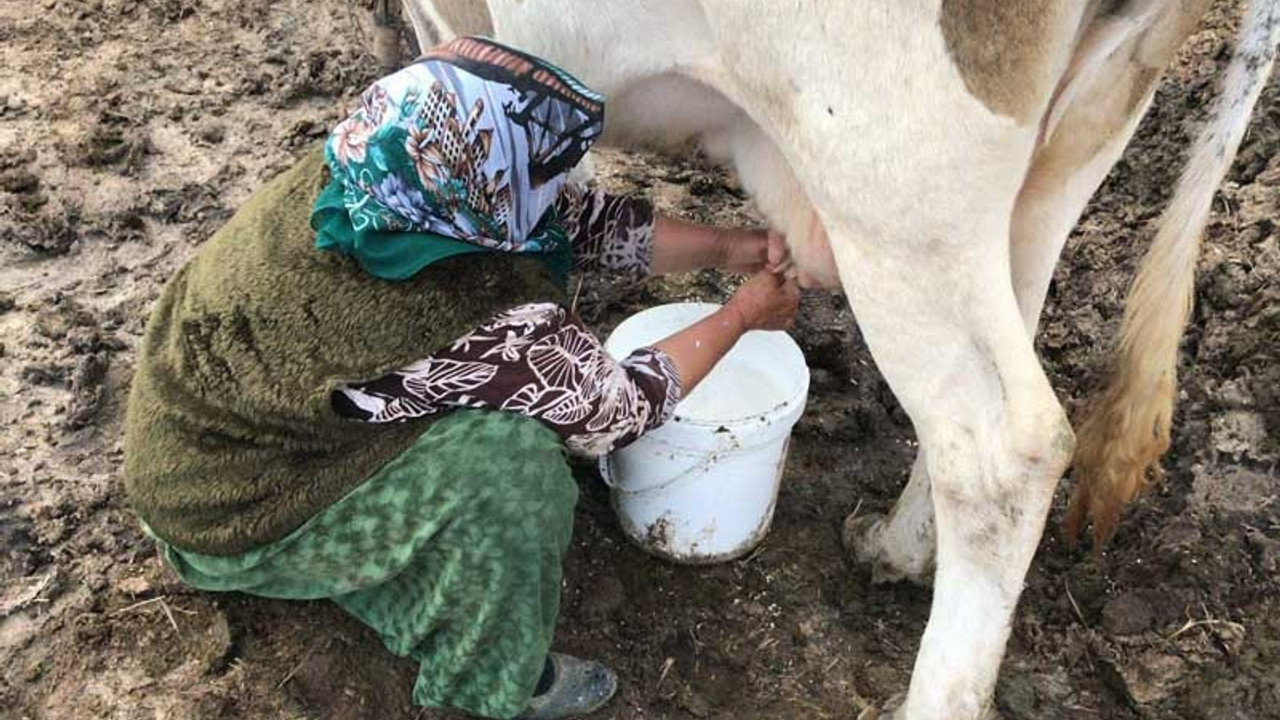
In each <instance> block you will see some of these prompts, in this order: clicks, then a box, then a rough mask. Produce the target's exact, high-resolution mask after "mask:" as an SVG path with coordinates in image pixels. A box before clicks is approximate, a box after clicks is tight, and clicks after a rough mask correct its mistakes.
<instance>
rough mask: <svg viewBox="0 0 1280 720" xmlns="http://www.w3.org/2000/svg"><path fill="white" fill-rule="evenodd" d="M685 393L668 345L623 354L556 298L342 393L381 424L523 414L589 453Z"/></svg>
mask: <svg viewBox="0 0 1280 720" xmlns="http://www.w3.org/2000/svg"><path fill="white" fill-rule="evenodd" d="M679 401H680V379H679V376H678V374H677V372H676V368H675V365H674V364H672V362H671V359H670V358H669V357H667V355H666V354H665V353H663V352H661V351H659V350H657V349H654V348H642V349H640V350H637V351H636V352H634V353H632V354H631V355H629V356H628V357H627V358H625V359H624V360H622V361H620V362H619V361H616V360H614V359H613V358H612V357H610V356H609V355H608V353H606V352H605V349H604V347H603V345H601V344H600V341H599V340H597V339H596V338H595V336H594V335H592V334H591V332H590V331H589V330H587V329H586V327H584V326H583V325H582V323H581V322H580V321H579V320H578V319H577V318H575V317H573V316H572V315H571V314H570V313H569V312H568V311H567V310H566V309H565V308H564V307H563V306H561V305H557V304H554V303H535V304H531V305H521V306H519V307H516V308H512V309H511V310H508V311H506V312H504V313H501V314H500V315H498V316H497V317H495V318H493V320H491V321H490V322H487V323H485V324H484V325H481V326H480V327H478V328H477V329H475V330H474V331H472V332H470V333H468V334H467V335H464V336H463V337H461V338H458V340H457V341H456V342H454V343H453V344H452V345H451V346H449V347H447V348H445V349H443V350H441V351H440V352H437V353H435V354H433V355H432V356H431V357H429V358H426V359H424V360H421V361H419V362H416V363H414V364H412V365H409V366H407V367H405V368H402V369H400V370H398V371H396V372H393V373H389V374H387V375H384V376H383V377H380V378H377V379H375V380H371V381H368V382H363V383H358V384H352V385H345V386H340V387H339V388H337V389H336V390H335V391H334V395H333V405H334V408H335V410H337V411H338V413H339V414H341V415H344V416H346V417H350V418H353V419H357V420H363V421H365V422H373V423H387V422H398V421H403V420H407V419H409V418H415V417H422V416H426V415H434V414H439V413H441V412H446V411H448V410H452V409H456V408H460V407H468V408H490V409H497V410H507V411H510V412H516V413H520V414H522V415H527V416H529V417H533V418H536V419H538V420H540V421H542V422H543V423H545V424H546V425H547V426H549V427H550V428H551V429H552V430H554V431H555V432H556V433H557V434H559V435H560V436H561V437H562V438H564V441H565V445H566V446H567V447H568V448H569V450H570V451H571V452H573V453H575V454H579V455H586V456H589V457H598V456H600V455H603V454H605V453H607V452H609V451H611V450H613V449H614V448H617V447H621V446H623V445H626V444H628V443H630V442H633V441H634V440H635V439H636V438H638V437H640V436H641V435H642V434H644V433H645V432H647V431H648V430H651V429H653V428H654V427H657V426H658V425H661V424H662V423H664V422H666V421H667V420H669V419H670V418H671V416H672V414H674V412H675V407H676V404H677V403H678V402H679Z"/></svg>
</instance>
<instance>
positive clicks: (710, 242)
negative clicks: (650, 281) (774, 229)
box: [650, 216, 769, 275]
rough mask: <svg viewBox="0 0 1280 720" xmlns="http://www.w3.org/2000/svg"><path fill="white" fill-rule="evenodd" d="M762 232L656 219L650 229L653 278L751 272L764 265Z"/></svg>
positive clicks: (765, 239) (765, 243) (765, 249)
mask: <svg viewBox="0 0 1280 720" xmlns="http://www.w3.org/2000/svg"><path fill="white" fill-rule="evenodd" d="M768 247H769V242H768V237H767V236H766V235H765V234H764V233H763V232H751V231H744V230H731V229H724V228H716V227H711V226H708V225H698V224H696V223H691V222H686V221H684V220H677V219H675V218H669V217H663V216H658V217H657V218H655V220H654V225H653V263H652V264H651V265H650V272H651V273H652V274H654V275H667V274H670V273H680V272H690V271H692V270H704V269H709V268H721V269H724V270H734V271H739V272H753V271H755V270H757V269H759V268H760V267H763V266H764V264H765V263H766V262H768V259H769V258H768V255H769V251H768Z"/></svg>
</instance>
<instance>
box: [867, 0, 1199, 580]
mask: <svg viewBox="0 0 1280 720" xmlns="http://www.w3.org/2000/svg"><path fill="white" fill-rule="evenodd" d="M1198 17H1199V11H1198V9H1188V8H1182V7H1177V6H1172V5H1171V6H1169V7H1167V8H1165V9H1164V10H1163V11H1162V12H1160V13H1158V14H1156V15H1153V16H1151V17H1149V18H1147V19H1146V20H1145V21H1144V22H1141V23H1138V24H1135V25H1133V26H1124V25H1122V23H1124V22H1125V18H1124V17H1122V16H1119V15H1116V16H1103V17H1100V18H1097V19H1096V21H1095V23H1094V25H1093V27H1092V34H1091V38H1105V37H1107V36H1108V35H1109V34H1110V33H1115V32H1119V33H1122V35H1121V36H1120V39H1117V40H1114V41H1113V42H1112V43H1109V44H1105V45H1104V44H1103V43H1089V42H1086V43H1083V44H1082V47H1081V49H1080V51H1079V55H1078V56H1077V57H1076V58H1075V60H1074V62H1073V66H1074V67H1078V68H1088V70H1087V71H1085V72H1087V73H1088V75H1087V76H1075V77H1072V78H1070V80H1071V82H1073V83H1074V84H1075V85H1074V88H1073V92H1072V93H1071V95H1070V97H1069V98H1062V99H1060V102H1059V103H1057V104H1055V105H1054V107H1053V108H1051V111H1050V113H1049V115H1050V116H1051V117H1052V118H1053V126H1052V128H1049V129H1051V135H1050V137H1049V138H1048V139H1047V141H1046V142H1044V143H1043V144H1042V145H1041V146H1040V148H1039V149H1038V150H1037V151H1036V153H1035V156H1034V158H1033V160H1032V163H1031V168H1030V170H1029V171H1028V173H1027V177H1026V180H1025V182H1024V184H1023V186H1022V190H1021V192H1020V193H1019V196H1018V200H1017V203H1016V205H1015V207H1014V212H1013V223H1012V228H1011V239H1010V260H1011V272H1012V278H1013V286H1014V292H1015V293H1016V295H1017V299H1018V307H1019V310H1020V311H1021V313H1022V319H1023V322H1024V324H1025V325H1026V329H1027V333H1028V336H1030V337H1034V336H1035V332H1036V328H1037V326H1038V324H1039V320H1040V314H1041V312H1042V310H1043V308H1044V302H1045V297H1046V295H1047V293H1048V290H1049V283H1050V281H1051V280H1052V278H1053V271H1054V268H1055V267H1056V265H1057V263H1058V258H1059V257H1060V256H1061V254H1062V249H1063V247H1064V246H1065V244H1066V241H1067V238H1068V236H1069V235H1070V233H1071V229H1072V228H1073V227H1075V224H1076V222H1077V221H1078V220H1079V218H1080V215H1081V213H1083V212H1084V209H1085V206H1086V204H1087V203H1088V201H1089V198H1090V197H1092V196H1093V194H1094V193H1095V192H1096V191H1097V189H1098V187H1099V186H1100V185H1101V184H1102V181H1103V180H1104V179H1105V178H1106V176H1107V173H1108V172H1109V171H1110V169H1111V168H1112V167H1113V166H1114V165H1115V163H1116V161H1117V160H1118V159H1119V158H1120V154H1121V153H1122V152H1123V150H1124V148H1125V146H1126V145H1127V144H1128V142H1129V140H1130V138H1132V136H1133V134H1134V132H1135V131H1136V130H1137V127H1138V123H1139V121H1140V120H1141V119H1142V116H1143V115H1144V114H1146V110H1147V108H1148V107H1149V106H1150V104H1151V99H1152V97H1153V96H1154V94H1155V89H1156V85H1157V84H1158V82H1159V79H1160V74H1161V72H1160V71H1161V70H1162V69H1163V68H1164V67H1165V66H1166V65H1167V64H1168V62H1169V60H1170V59H1171V57H1172V55H1173V53H1174V52H1175V51H1176V50H1177V48H1178V47H1180V46H1181V44H1182V42H1183V40H1184V39H1185V37H1186V35H1187V33H1189V32H1190V31H1191V29H1192V28H1193V27H1194V25H1195V20H1196V18H1198ZM1092 52H1105V53H1107V59H1106V60H1105V61H1101V62H1093V61H1092V60H1093V58H1091V57H1090V53H1092ZM844 543H845V547H846V549H847V550H848V551H849V552H850V553H851V554H852V555H853V556H854V557H855V558H856V559H857V560H858V561H860V562H862V563H864V564H867V565H869V566H870V567H871V569H872V572H873V578H874V579H875V581H877V582H882V581H894V580H902V579H906V580H912V581H915V582H918V583H921V584H927V583H928V582H929V580H930V579H931V577H932V571H933V553H934V526H933V506H932V503H931V501H930V498H929V474H928V470H927V468H926V466H925V464H924V463H923V462H922V461H921V458H917V460H916V462H915V464H914V466H913V467H912V470H911V480H910V482H909V483H908V484H907V487H906V489H905V490H904V491H903V493H902V496H901V497H900V498H899V499H898V501H897V503H896V504H895V505H894V507H893V510H892V511H891V512H890V513H889V514H888V515H887V516H886V515H883V514H880V513H865V512H864V513H858V514H857V515H856V516H855V515H851V516H850V517H849V518H848V519H847V520H846V521H845V527H844Z"/></svg>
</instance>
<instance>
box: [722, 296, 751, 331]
mask: <svg viewBox="0 0 1280 720" xmlns="http://www.w3.org/2000/svg"><path fill="white" fill-rule="evenodd" d="M716 314H717V315H719V316H720V319H721V322H722V323H723V324H725V325H727V326H728V327H729V328H730V329H731V331H732V332H733V333H734V336H735V337H742V336H743V335H745V334H747V331H749V330H750V329H751V323H750V322H748V320H747V314H746V313H745V312H743V310H742V307H741V303H737V302H734V301H733V298H730V299H729V302H727V303H725V304H724V305H721V306H720V309H719V310H717V311H716Z"/></svg>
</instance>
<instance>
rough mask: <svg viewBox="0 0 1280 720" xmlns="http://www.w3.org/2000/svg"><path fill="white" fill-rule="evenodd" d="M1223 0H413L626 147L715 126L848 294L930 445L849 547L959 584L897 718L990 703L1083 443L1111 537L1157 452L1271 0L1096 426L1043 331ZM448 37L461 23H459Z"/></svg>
mask: <svg viewBox="0 0 1280 720" xmlns="http://www.w3.org/2000/svg"><path fill="white" fill-rule="evenodd" d="M1208 4H1209V0H895V1H894V2H835V1H833V0H648V1H645V2H638V1H637V0H592V1H591V2H582V1H581V0H488V2H483V1H482V0H405V9H406V11H407V14H408V16H409V18H410V20H411V21H412V23H413V25H414V28H415V31H416V32H417V33H418V36H419V39H420V43H429V42H430V41H431V40H434V39H444V38H449V37H453V36H457V35H487V36H491V37H494V38H496V39H498V40H499V41H503V42H506V43H508V44H510V45H513V46H515V47H518V48H521V49H524V50H526V51H528V52H531V53H534V54H536V55H540V56H542V57H545V58H548V59H549V60H551V61H553V62H555V63H557V64H559V65H561V66H562V67H564V68H565V69H567V70H569V71H570V72H572V73H574V74H575V75H577V76H578V77H580V78H581V79H582V80H583V81H584V82H586V83H587V84H588V85H589V86H591V87H593V88H595V89H596V90H598V91H600V92H602V93H604V94H605V95H606V96H607V97H608V98H609V103H610V104H609V115H608V120H607V125H606V130H605V135H604V137H603V140H604V142H606V143H611V144H615V145H623V146H639V145H643V146H660V147H667V148H675V147H683V146H685V145H686V144H688V143H690V142H697V143H700V144H701V145H702V146H703V147H704V148H705V149H706V151H707V152H708V154H709V155H711V156H712V157H714V158H718V159H721V160H723V161H725V162H726V163H729V164H731V165H732V166H733V167H734V169H735V170H736V172H737V174H738V176H739V178H740V180H741V182H742V184H743V186H744V187H745V188H746V189H747V191H748V192H749V193H750V194H751V196H752V197H753V199H754V200H755V202H756V204H757V205H758V207H759V208H760V210H761V211H762V212H763V214H764V215H765V217H766V218H767V220H768V221H769V222H770V224H771V225H772V226H773V227H774V228H776V229H777V230H779V231H781V232H783V233H785V234H786V235H787V237H788V242H789V243H790V247H791V251H792V255H793V258H794V259H795V261H796V263H797V264H798V265H799V267H800V269H801V270H802V271H803V272H804V273H805V275H806V276H807V277H810V278H812V279H813V281H814V282H816V283H819V284H827V285H836V284H838V285H839V286H840V287H842V288H843V290H844V293H845V295H846V296H847V298H848V302H849V304H850V306H851V308H852V311H853V314H854V317H855V319H856V322H857V323H858V325H859V327H860V328H861V330H862V333H863V336H864V337H865V339H866V342H867V344H868V346H869V348H870V351H871V354H872V356H873V358H874V360H875V362H876V365H877V366H878V368H879V369H880V371H881V373H882V374H883V375H884V377H885V379H886V380H887V381H888V383H889V385H890V387H891V388H892V390H893V392H894V394H895V396H896V397H897V398H898V400H899V401H900V402H901V405H902V407H903V408H904V409H905V411H906V413H907V414H908V415H909V416H910V419H911V422H912V424H913V426H914V429H915V432H916V434H917V437H918V440H919V444H920V449H919V454H918V456H917V458H916V460H915V462H914V465H913V467H912V469H911V474H910V479H909V481H908V483H907V486H906V488H905V490H904V491H903V493H902V495H901V497H900V498H899V500H898V501H897V503H896V504H895V506H894V507H893V509H892V510H891V511H890V512H889V513H888V514H887V515H885V516H878V515H863V516H860V517H856V518H850V519H849V520H847V521H846V523H845V526H844V540H845V544H846V547H847V548H848V549H849V550H850V552H852V553H853V554H854V555H855V556H856V557H857V558H858V559H859V560H861V561H862V562H864V563H866V564H868V565H869V566H871V568H872V569H873V572H874V573H875V577H876V578H877V579H880V580H896V579H908V580H914V581H917V582H926V583H927V582H930V581H931V582H932V585H933V587H934V595H933V604H932V607H931V612H930V616H929V621H928V624H927V626H926V628H925V630H924V635H923V639H922V641H921V645H920V650H919V653H918V655H917V657H916V661H915V667H914V671H913V674H912V678H911V682H910V684H909V687H908V690H907V693H906V697H905V700H904V701H903V702H902V704H901V705H900V706H899V707H898V708H896V710H894V715H893V717H895V718H897V719H898V720H976V719H977V718H980V717H983V716H984V715H986V714H987V713H988V712H989V711H990V710H991V706H992V692H993V688H994V685H995V682H996V676H997V673H998V670H999V666H1000V663H1001V660H1002V658H1003V654H1004V648H1005V643H1006V641H1007V639H1008V636H1009V632H1010V627H1011V622H1012V619H1013V614H1014V608H1015V605H1016V603H1017V601H1018V597H1019V594H1020V592H1021V589H1022V585H1023V581H1024V577H1025V574H1026V572H1027V569H1028V566H1029V564H1030V562H1031V559H1032V556H1033V554H1034V553H1035V550H1036V547H1037V545H1038V542H1039V540H1040V537H1041V535H1042V533H1043V531H1044V527H1045V524H1046V521H1047V516H1048V513H1049V507H1050V503H1051V499H1052V497H1053V495H1054V492H1055V488H1056V487H1057V485H1058V483H1059V480H1060V478H1061V477H1062V476H1063V474H1064V473H1065V471H1066V470H1067V469H1068V467H1069V466H1071V465H1073V464H1074V477H1075V481H1076V482H1075V489H1074V492H1073V496H1072V500H1071V504H1070V507H1069V510H1068V517H1067V525H1068V531H1069V532H1070V533H1071V534H1072V535H1073V536H1074V535H1075V533H1077V532H1079V531H1080V530H1081V529H1082V527H1083V526H1084V525H1085V524H1086V523H1087V522H1090V521H1091V522H1092V527H1093V534H1094V538H1095V542H1102V541H1103V540H1105V539H1106V538H1107V537H1108V536H1109V534H1110V533H1111V532H1112V530H1113V529H1114V528H1115V526H1116V523H1117V521H1118V518H1119V516H1120V513H1121V507H1122V506H1123V505H1124V504H1125V503H1126V502H1128V501H1129V500H1131V499H1133V498H1134V497H1135V496H1136V495H1137V494H1138V493H1139V491H1140V490H1141V489H1142V488H1143V487H1144V486H1145V485H1147V484H1148V482H1149V479H1150V478H1151V477H1152V475H1153V474H1154V473H1156V472H1158V470H1157V468H1158V461H1159V458H1160V456H1161V455H1162V454H1163V452H1164V451H1165V449H1167V446H1168V443H1169V425H1170V417H1171V415H1172V409H1173V398H1174V386H1175V370H1176V360H1177V346H1178V340H1179V336H1180V335H1181V332H1182V327H1183V325H1184V324H1185V322H1186V320H1187V318H1188V315H1189V312H1190V305H1191V298H1192V292H1193V280H1194V271H1195V264H1196V255H1197V249H1198V246H1199V238H1200V235H1201V232H1202V230H1203V228H1204V225H1205V223H1206V220H1207V217H1208V212H1209V208H1210V203H1211V201H1212V199H1213V196H1214V193H1215V190H1216V187H1217V185H1218V184H1219V183H1220V182H1221V181H1222V179H1223V177H1224V175H1225V173H1226V171H1227V169H1228V168H1229V166H1230V164H1231V161H1232V159H1233V157H1234V155H1235V152H1236V150H1237V148H1238V146H1239V143H1240V141H1241V138H1242V136H1243V133H1244V130H1245V128H1246V126H1247V123H1248V119H1249V116H1250V113H1251V111H1252V108H1253V105H1254V103H1255V102H1256V100H1257V97H1258V95H1259V93H1260V91H1261V89H1262V87H1263V86H1264V84H1265V81H1266V78H1267V76H1268V74H1269V72H1270V69H1271V66H1272V64H1273V60H1274V56H1275V52H1276V43H1277V36H1278V35H1280V0H1250V1H1249V3H1248V6H1247V9H1246V11H1245V15H1244V20H1243V22H1242V25H1241V29H1240V32H1239V38H1238V43H1237V47H1236V50H1235V53H1234V55H1233V58H1232V60H1231V61H1230V64H1229V67H1228V69H1227V71H1226V74H1225V78H1224V80H1223V89H1222V93H1221V97H1220V99H1219V102H1218V103H1217V106H1216V108H1215V110H1214V112H1213V117H1212V119H1211V120H1210V122H1209V124H1208V125H1207V127H1206V128H1205V129H1204V131H1203V133H1202V134H1201V135H1200V137H1199V138H1198V140H1197V141H1196V142H1195V145H1194V147H1193V148H1192V151H1191V155H1190V159H1189V161H1188V164H1187V167H1186V170H1185V172H1184V174H1183V176H1182V178H1181V180H1180V182H1179V184H1178V186H1177V188H1176V191H1175V193H1174V195H1173V198H1172V200H1171V201H1170V203H1169V206H1168V208H1167V209H1166V211H1165V212H1164V214H1163V217H1162V219H1161V221H1160V222H1159V225H1158V229H1157V231H1156V233H1155V236H1154V239H1153V240H1152V245H1151V248H1150V250H1149V251H1148V253H1147V256H1146V258H1145V259H1144V262H1143V264H1142V267H1141V268H1140V270H1139V272H1138V274H1137V276H1136V279H1135V281H1134V283H1133V285H1132V287H1131V290H1130V293H1129V297H1128V299H1127V301H1126V308H1125V314H1124V319H1123V324H1122V327H1121V336H1120V340H1119V342H1118V344H1117V347H1118V350H1117V353H1116V357H1115V360H1114V363H1115V366H1114V372H1113V373H1112V378H1111V380H1110V384H1109V385H1108V387H1107V388H1106V389H1105V391H1104V392H1103V393H1101V394H1100V396H1099V397H1098V398H1097V400H1096V402H1095V403H1094V404H1093V406H1092V409H1091V411H1090V412H1089V414H1088V415H1087V417H1086V418H1085V419H1084V420H1083V422H1082V423H1081V424H1080V425H1079V434H1078V436H1077V435H1076V434H1075V433H1073V429H1072V426H1071V424H1070V423H1069V422H1068V418H1067V416H1066V414H1065V412H1064V410H1063V408H1062V406H1061V405H1060V404H1059V402H1058V399H1057V398H1056V397H1055V395H1054V392H1053V390H1052V389H1051V387H1050V385H1049V382H1048V380H1047V379H1046V376H1045V373H1044V372H1043V370H1042V368H1041V366H1040V363H1039V362H1038V359H1037V357H1036V353H1035V349H1034V346H1033V339H1034V336H1035V330H1036V326H1037V324H1038V322H1039V319H1040V314H1041V310H1042V308H1043V305H1044V300H1045V295H1046V293H1047V291H1048V286H1049V281H1050V278H1051V276H1052V273H1053V269H1054V266H1055V264H1056V263H1057V260H1058V257H1059V255H1060V253H1061V251H1062V248H1063V246H1064V244H1065V241H1066V238H1067V236H1068V233H1069V232H1070V230H1071V228H1072V227H1073V225H1074V224H1075V223H1076V221H1077V220H1078V218H1079V216H1080V215H1081V213H1082V211H1083V210H1084V207H1085V204H1086V202H1087V201H1088V200H1089V198H1090V196H1091V195H1092V194H1093V193H1094V192H1095V190H1096V189H1097V188H1098V186H1099V185H1100V184H1101V183H1102V181H1103V179H1104V177H1105V176H1106V175H1107V173H1108V171H1109V170H1110V168H1111V167H1112V165H1113V164H1114V163H1115V162H1116V160H1117V159H1118V158H1119V156H1120V154H1121V151H1122V150H1123V149H1124V147H1125V145H1126V144H1127V142H1128V140H1129V139H1130V137H1131V136H1132V135H1133V134H1134V131H1135V129H1136V127H1137V125H1138V122H1139V120H1140V119H1141V118H1142V116H1143V114H1144V113H1145V112H1146V110H1147V108H1148V107H1149V106H1150V105H1151V102H1152V98H1153V96H1154V92H1155V88H1156V85H1157V83H1158V81H1159V79H1160V77H1161V75H1162V74H1163V72H1164V70H1165V68H1166V67H1167V66H1168V65H1169V64H1170V62H1171V60H1172V58H1173V56H1174V54H1175V52H1176V51H1177V50H1178V48H1179V47H1180V46H1181V45H1182V43H1183V42H1184V40H1185V39H1186V38H1187V37H1188V36H1189V35H1190V34H1191V33H1192V32H1193V31H1194V29H1195V28H1196V27H1197V25H1198V23H1199V20H1200V18H1201V16H1202V15H1203V14H1204V12H1205V11H1206V9H1207V6H1208ZM436 33H438V35H436Z"/></svg>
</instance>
